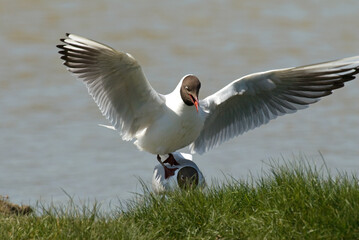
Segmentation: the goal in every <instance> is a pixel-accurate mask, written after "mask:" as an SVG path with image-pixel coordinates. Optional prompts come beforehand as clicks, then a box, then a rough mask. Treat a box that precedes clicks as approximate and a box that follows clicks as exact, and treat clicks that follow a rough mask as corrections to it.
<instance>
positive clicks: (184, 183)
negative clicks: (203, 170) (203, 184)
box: [177, 166, 199, 189]
mask: <svg viewBox="0 0 359 240" xmlns="http://www.w3.org/2000/svg"><path fill="white" fill-rule="evenodd" d="M198 180H199V177H198V172H197V170H196V169H194V168H193V167H188V166H187V167H183V168H181V169H180V170H179V171H178V174H177V183H178V186H179V187H180V188H182V189H187V188H191V187H192V188H193V187H197V185H198Z"/></svg>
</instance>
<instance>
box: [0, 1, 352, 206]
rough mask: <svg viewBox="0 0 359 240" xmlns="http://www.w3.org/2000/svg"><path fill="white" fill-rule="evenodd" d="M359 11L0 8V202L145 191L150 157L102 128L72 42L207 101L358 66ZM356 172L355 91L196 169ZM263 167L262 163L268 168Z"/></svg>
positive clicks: (91, 4) (240, 173)
mask: <svg viewBox="0 0 359 240" xmlns="http://www.w3.org/2000/svg"><path fill="white" fill-rule="evenodd" d="M358 10H359V1H356V0H348V1H336V0H328V1H325V2H324V1H310V0H303V1H296V2H293V1H279V0H276V1H234V0H233V1H201V0H199V1H159V0H154V1H137V0H135V1H115V0H108V1H85V0H78V1H71V2H70V1H45V0H37V1H25V0H22V1H21V0H20V1H6V0H5V1H0V53H1V57H0V195H9V196H10V199H11V200H12V201H13V202H16V203H27V204H28V203H30V204H31V203H35V202H36V201H38V200H41V201H42V202H45V203H48V202H51V201H54V202H55V203H56V202H66V201H67V200H68V196H67V195H66V194H65V193H64V191H63V190H65V191H66V192H67V194H69V195H70V196H73V197H74V199H85V200H90V201H93V200H95V199H96V200H97V201H99V202H102V203H105V204H106V203H108V202H116V201H117V199H120V200H126V199H129V198H131V196H133V192H140V191H141V186H140V184H139V181H138V178H141V179H143V180H144V181H145V182H146V183H148V182H150V179H151V177H152V171H153V167H154V166H155V165H156V164H157V161H156V158H155V156H153V155H151V154H148V153H146V152H140V151H138V150H137V149H136V147H135V146H134V145H133V144H132V143H130V142H124V141H122V140H121V138H120V136H119V134H117V133H116V132H113V131H111V130H108V129H104V128H101V127H99V126H98V125H97V124H98V123H102V124H107V122H106V120H105V119H104V117H102V115H101V113H100V111H99V110H98V108H97V106H96V104H95V103H94V102H93V101H92V99H91V97H90V96H89V95H88V94H87V90H86V88H85V86H84V85H83V84H82V83H81V82H80V81H78V80H76V79H75V78H74V77H73V76H71V75H70V74H69V73H68V72H67V71H66V69H65V67H64V66H63V65H62V62H61V60H60V59H59V54H58V53H57V51H58V50H57V49H56V47H55V45H57V44H59V38H61V37H64V34H65V33H66V32H72V33H76V34H79V35H83V36H85V37H89V38H92V39H95V40H97V41H100V42H103V43H106V44H108V45H110V46H112V47H114V48H116V49H119V50H123V51H126V52H129V53H131V54H132V55H133V56H135V58H136V59H137V60H138V61H139V62H140V63H141V65H142V67H143V70H144V72H145V74H146V76H147V77H148V79H149V81H150V82H151V84H152V85H153V87H154V88H155V89H157V90H158V91H159V92H161V93H168V92H170V91H172V89H173V88H174V87H175V86H176V84H177V83H178V81H179V80H180V79H181V78H182V76H183V75H185V74H188V73H193V74H195V75H197V76H198V77H199V78H200V80H201V81H202V89H201V94H200V97H202V98H203V97H205V96H207V95H209V94H211V93H213V92H215V91H216V90H217V89H219V88H221V87H223V86H225V85H226V84H227V83H229V82H230V81H232V80H234V79H237V78H239V77H241V76H243V75H245V74H249V73H253V72H257V71H264V70H269V69H275V68H282V67H291V66H297V65H304V64H309V63H315V62H320V61H326V60H333V59H337V58H342V57H349V56H353V55H359V30H358V29H359V14H358ZM319 152H321V153H322V154H323V156H324V158H325V160H326V163H327V165H328V167H329V168H330V169H331V170H334V171H335V170H336V169H339V170H341V171H351V172H354V173H357V172H358V171H359V157H358V156H359V80H358V79H356V80H354V81H352V82H349V83H348V84H347V85H346V87H345V88H343V89H339V90H337V91H336V92H335V93H334V94H333V95H331V96H329V97H327V98H325V99H323V100H322V101H320V102H319V103H317V104H315V105H313V106H311V107H310V108H308V109H306V110H303V111H301V112H297V113H295V114H293V115H287V116H284V117H280V118H278V119H276V120H274V121H272V122H270V123H269V124H267V125H265V126H262V127H260V128H257V129H255V130H253V131H251V132H248V133H246V134H244V135H242V136H240V137H238V138H236V139H234V140H232V141H229V142H227V143H225V144H223V145H221V146H220V147H218V148H216V149H213V150H212V151H210V152H208V153H206V154H204V155H201V156H200V155H195V156H194V159H195V161H196V163H197V164H198V165H199V167H200V168H201V170H202V172H203V173H204V175H205V176H206V178H207V179H212V178H216V179H219V180H221V179H224V177H225V176H228V175H231V176H233V177H235V178H246V177H247V176H248V174H249V172H251V173H252V174H254V175H256V174H260V171H261V169H266V168H267V165H266V164H264V163H266V162H268V161H269V159H271V158H273V159H278V158H281V157H282V156H283V158H287V159H292V155H299V154H304V155H305V156H307V157H308V158H310V159H314V161H318V162H320V156H319ZM263 162H264V163H263Z"/></svg>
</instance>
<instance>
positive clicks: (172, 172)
mask: <svg viewBox="0 0 359 240" xmlns="http://www.w3.org/2000/svg"><path fill="white" fill-rule="evenodd" d="M171 155H172V154H171ZM168 158H169V157H168ZM172 158H173V156H172ZM173 159H174V158H173ZM157 161H159V162H160V164H161V165H162V167H163V169H164V170H165V179H167V178H169V177H170V176H173V175H175V172H176V170H177V169H178V168H168V167H166V165H165V164H164V163H163V162H162V161H161V157H160V156H159V155H157ZM166 161H167V160H166ZM175 161H176V160H175ZM176 163H177V162H176ZM177 164H178V163H177Z"/></svg>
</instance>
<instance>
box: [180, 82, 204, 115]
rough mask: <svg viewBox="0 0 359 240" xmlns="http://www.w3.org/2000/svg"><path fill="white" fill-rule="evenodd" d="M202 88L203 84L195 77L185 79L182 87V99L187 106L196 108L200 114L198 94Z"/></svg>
mask: <svg viewBox="0 0 359 240" xmlns="http://www.w3.org/2000/svg"><path fill="white" fill-rule="evenodd" d="M200 88H201V82H200V81H199V79H198V78H197V77H196V76H194V75H187V76H185V77H184V79H183V81H182V86H181V90H180V93H181V98H182V100H183V102H184V103H185V104H186V105H187V106H193V105H194V106H195V107H196V110H197V112H198V94H199V89H200Z"/></svg>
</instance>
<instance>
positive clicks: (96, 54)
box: [57, 34, 164, 140]
mask: <svg viewBox="0 0 359 240" xmlns="http://www.w3.org/2000/svg"><path fill="white" fill-rule="evenodd" d="M61 41H62V42H63V43H64V44H62V45H58V46H57V47H58V48H60V49H61V50H60V51H59V53H60V54H61V55H62V56H61V59H63V60H64V61H65V62H64V65H66V66H67V68H68V70H69V71H70V72H72V73H74V74H75V75H76V76H77V77H78V78H80V79H81V80H82V81H83V82H84V83H85V85H86V86H87V88H88V92H89V94H90V95H91V96H92V97H93V99H94V100H95V102H96V103H97V105H98V107H99V108H100V110H101V112H102V114H103V115H104V116H105V117H106V118H107V119H108V120H109V121H110V122H111V124H112V125H113V126H114V128H115V129H116V130H118V131H119V132H120V133H121V134H122V138H123V139H124V140H131V139H132V138H133V137H134V136H135V135H136V133H137V132H138V131H140V130H142V129H144V128H146V127H147V126H148V125H149V124H151V122H152V121H153V120H154V118H155V117H156V114H158V112H159V111H161V109H162V106H163V103H164V100H163V97H162V95H159V94H158V93H157V92H156V91H155V90H154V89H153V88H152V87H151V85H150V84H149V82H148V81H147V79H146V77H145V76H144V74H143V72H142V69H141V66H140V65H139V64H138V62H137V61H136V59H134V58H133V57H132V56H131V55H129V54H127V53H124V52H118V51H116V50H114V49H112V48H110V47H108V46H105V45H103V44H101V43H98V42H95V41H92V40H89V39H86V38H83V37H80V36H76V35H74V34H67V38H65V39H61Z"/></svg>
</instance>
